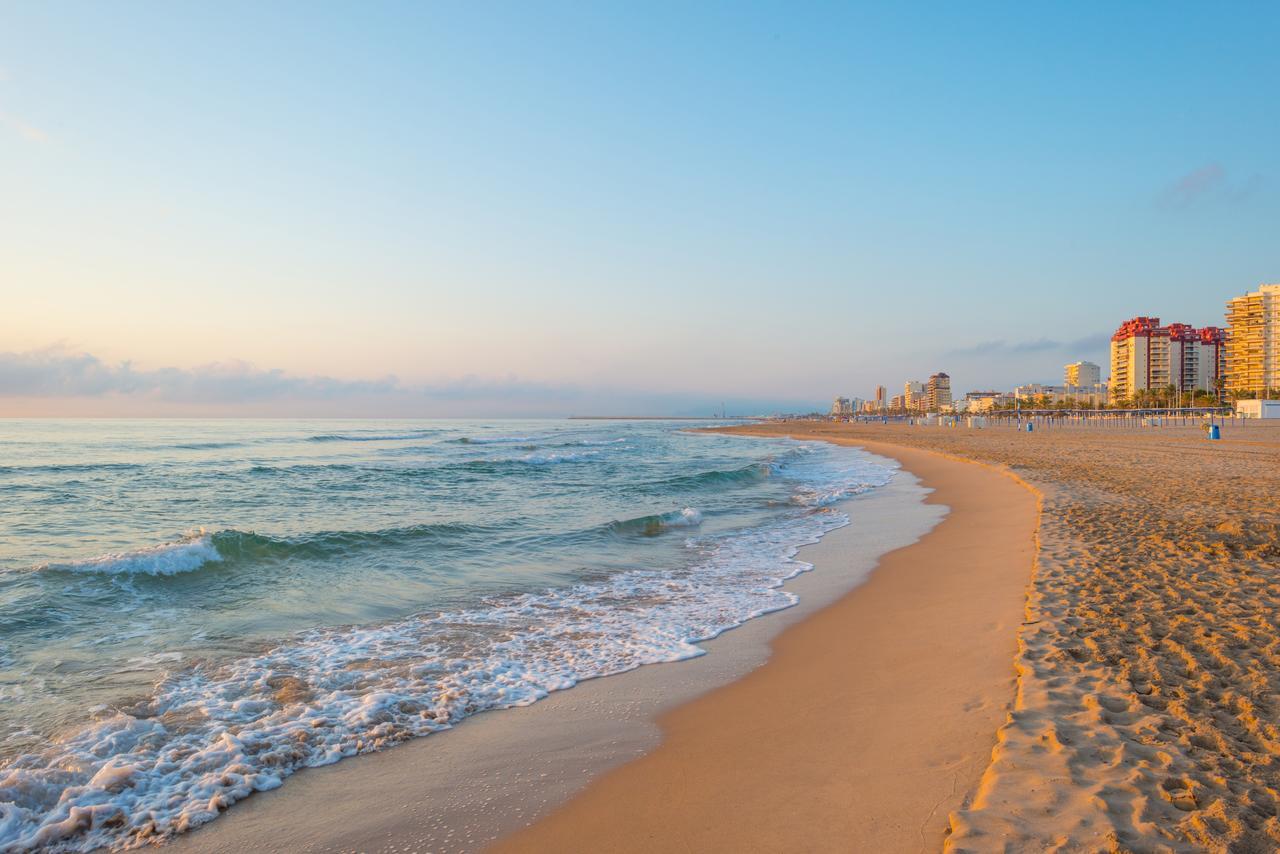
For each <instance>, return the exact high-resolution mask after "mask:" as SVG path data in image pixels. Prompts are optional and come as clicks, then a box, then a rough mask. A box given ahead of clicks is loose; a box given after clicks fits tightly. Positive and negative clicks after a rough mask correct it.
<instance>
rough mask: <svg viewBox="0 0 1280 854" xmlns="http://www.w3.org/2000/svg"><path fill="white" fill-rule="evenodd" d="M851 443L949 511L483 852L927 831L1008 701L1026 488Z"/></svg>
mask: <svg viewBox="0 0 1280 854" xmlns="http://www.w3.org/2000/svg"><path fill="white" fill-rule="evenodd" d="M735 432H742V433H753V432H761V433H767V434H771V435H772V434H773V431H772V428H767V427H766V428H758V427H752V428H744V429H742V430H739V431H735ZM784 432H785V431H784ZM789 432H791V433H792V434H794V435H796V436H802V435H809V434H808V433H806V432H801V431H794V430H793V431H789ZM823 437H824V438H831V439H832V440H834V441H840V442H845V441H848V437H845V436H835V435H824V436H823ZM858 444H859V445H861V446H863V447H866V448H867V449H868V450H871V451H873V452H875V453H877V454H881V455H884V456H892V457H893V458H895V459H897V460H899V461H901V462H902V464H903V466H904V467H905V468H907V469H908V470H909V471H911V472H913V473H914V474H916V475H918V476H919V477H920V478H921V479H922V481H923V483H924V484H925V485H926V486H928V487H930V488H932V489H933V490H934V492H933V494H932V495H931V496H930V497H929V499H928V500H929V501H931V502H936V503H941V504H945V505H947V506H948V507H949V508H950V513H949V515H948V516H947V517H946V518H945V519H944V520H943V521H942V522H941V524H939V525H938V527H936V528H935V529H934V530H933V531H932V532H930V533H929V534H928V535H927V536H925V537H924V538H923V539H922V540H921V541H920V542H919V543H916V544H913V545H911V546H908V547H906V548H904V549H901V550H899V551H896V552H893V553H891V554H889V555H886V556H885V557H884V558H882V559H881V561H880V564H879V566H878V567H877V569H876V571H875V573H874V574H873V575H872V577H871V579H870V580H869V581H868V582H867V583H866V584H864V585H862V586H860V587H858V588H857V589H855V590H854V591H852V592H851V593H850V594H848V595H847V596H845V597H844V598H842V599H841V600H840V601H838V602H837V603H835V604H833V605H832V606H830V607H828V608H826V609H825V610H823V611H821V612H820V613H818V614H816V615H815V616H813V617H811V618H810V619H808V620H805V621H804V622H802V623H799V624H797V625H795V626H793V627H791V628H790V629H788V630H787V631H786V632H784V633H783V634H782V635H781V636H780V637H778V638H777V639H776V640H775V642H774V644H773V654H772V656H771V658H770V660H769V661H768V663H767V664H766V665H764V666H763V667H761V668H759V669H757V670H755V671H753V672H752V673H750V674H749V675H748V676H746V677H745V678H743V679H742V680H740V681H738V682H735V683H733V684H732V685H729V686H727V687H725V688H722V689H720V690H718V691H715V692H712V693H711V694H708V695H706V696H705V697H702V698H700V699H698V700H696V701H694V702H692V703H689V704H687V705H685V706H683V707H681V708H679V709H677V710H675V711H674V712H672V713H670V714H668V715H666V716H664V717H663V718H662V719H661V721H660V723H661V726H662V730H663V742H662V745H661V746H660V747H659V748H658V749H657V750H655V751H653V752H652V753H649V754H647V755H646V756H644V757H643V758H641V759H639V760H638V761H636V762H633V763H630V764H628V765H626V766H624V767H623V768H621V769H619V770H617V771H615V772H614V773H612V774H610V775H608V776H606V777H605V778H604V779H603V780H601V781H600V782H598V783H596V784H594V785H592V786H591V787H590V788H588V789H587V791H586V792H585V793H584V794H583V795H581V796H579V797H578V798H576V799H574V800H573V801H571V802H570V803H569V804H568V805H566V806H565V807H564V808H563V809H560V810H558V811H556V812H555V813H553V814H552V815H551V816H550V817H548V818H547V819H545V820H543V821H541V822H539V823H537V824H535V825H534V826H533V827H532V828H530V829H529V830H528V831H525V832H522V833H519V834H516V835H514V836H511V837H509V838H507V839H505V840H504V841H503V843H502V844H500V845H499V846H497V850H500V851H513V852H514V851H585V850H592V851H673V850H691V851H712V850H718V851H849V850H855V851H930V850H937V849H938V848H940V847H941V846H942V844H943V839H944V836H945V833H946V831H947V829H948V815H949V813H951V812H952V811H953V810H956V809H958V808H960V806H961V803H962V799H963V798H964V796H965V795H966V793H967V792H969V791H970V790H971V789H972V788H974V787H975V786H976V785H977V783H978V781H979V778H980V776H981V774H982V773H983V770H984V769H985V767H986V765H987V761H988V757H989V755H990V752H991V749H992V747H993V745H994V744H995V732H996V729H997V728H998V727H999V725H1000V723H1001V722H1002V721H1003V720H1004V719H1005V717H1006V715H1007V713H1008V709H1009V706H1010V704H1011V703H1012V700H1013V689H1014V686H1013V680H1014V670H1013V663H1012V660H1013V655H1014V652H1015V636H1016V629H1017V627H1018V625H1019V623H1020V622H1021V621H1022V617H1023V607H1024V603H1025V600H1026V587H1027V584H1028V582H1029V580H1030V576H1031V569H1032V562H1033V556H1034V530H1035V525H1036V517H1037V513H1036V503H1037V502H1036V497H1035V496H1034V494H1033V493H1032V492H1031V491H1030V490H1029V489H1027V488H1026V487H1025V486H1024V485H1022V484H1020V483H1019V482H1017V481H1016V480H1015V479H1013V478H1010V477H1008V476H1005V475H1004V474H1002V473H1000V472H999V471H997V470H995V469H994V468H992V467H986V466H979V465H974V464H972V463H969V462H962V461H956V460H953V459H947V458H944V457H942V456H939V455H937V454H933V453H930V452H927V451H921V450H914V449H909V448H902V447H898V446H896V445H890V444H885V443H882V442H867V441H862V440H859V441H858Z"/></svg>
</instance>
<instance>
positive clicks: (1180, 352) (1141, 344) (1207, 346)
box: [1111, 317, 1226, 401]
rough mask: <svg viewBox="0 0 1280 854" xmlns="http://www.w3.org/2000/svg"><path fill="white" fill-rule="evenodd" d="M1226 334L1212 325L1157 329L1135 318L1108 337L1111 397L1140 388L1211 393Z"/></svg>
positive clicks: (1151, 320) (1152, 320)
mask: <svg viewBox="0 0 1280 854" xmlns="http://www.w3.org/2000/svg"><path fill="white" fill-rule="evenodd" d="M1225 344H1226V333H1225V332H1223V330H1221V329H1219V328H1217V327H1216V326H1206V327H1204V328H1203V329H1196V328H1195V327H1193V326H1188V325H1187V324H1185V323H1170V324H1169V325H1168V326H1161V325H1160V318H1158V317H1135V318H1133V319H1132V320H1126V321H1125V322H1124V323H1122V324H1120V328H1119V329H1117V330H1116V333H1115V334H1114V335H1112V336H1111V399H1112V400H1113V401H1117V400H1127V399H1130V398H1132V397H1133V396H1134V395H1135V394H1137V393H1138V392H1140V391H1145V390H1156V391H1163V390H1165V389H1168V388H1169V387H1170V386H1172V387H1173V388H1174V390H1175V391H1178V392H1193V391H1214V390H1216V388H1217V384H1218V378H1219V377H1221V376H1222V374H1223V371H1224V368H1225V364H1226V347H1225Z"/></svg>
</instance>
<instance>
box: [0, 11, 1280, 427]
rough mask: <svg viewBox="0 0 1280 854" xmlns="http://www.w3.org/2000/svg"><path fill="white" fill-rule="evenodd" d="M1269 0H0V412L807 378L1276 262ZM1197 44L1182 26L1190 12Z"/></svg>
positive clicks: (571, 391)
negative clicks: (908, 3)
mask: <svg viewBox="0 0 1280 854" xmlns="http://www.w3.org/2000/svg"><path fill="white" fill-rule="evenodd" d="M1277 25H1280V7H1276V6H1275V5H1273V4H1265V3H1256V4H1247V3H1246V4H1238V5H1233V6H1231V7H1212V6H1206V5H1193V4H1185V5H1184V4H1173V5H1160V6H1156V5H1149V6H1148V5H1140V4H1131V5H1125V6H1119V7H1117V6H1115V5H1111V4H1073V5H1072V6H1070V7H1028V6H1025V5H1020V4H1012V3H1011V4H997V5H993V6H985V7H960V6H947V5H942V4H939V5H937V6H935V7H932V8H931V9H929V10H928V12H927V13H922V11H921V10H920V9H918V8H917V9H910V8H897V7H890V6H884V7H854V6H848V7H845V6H836V7H824V6H815V7H807V8H804V9H798V8H796V7H794V6H791V5H782V4H766V5H753V6H750V7H743V6H741V5H740V4H731V3H703V4H689V5H670V6H652V5H650V6H636V5H627V4H620V3H601V4H591V5H582V4H571V3H537V4H515V3H496V4H486V5H482V6H472V7H466V6H462V7H459V6H430V5H424V4H414V3H375V4H371V5H367V6H361V7H354V6H350V5H344V4H337V3H307V4H302V3H289V2H281V3H273V4H268V5H266V6H263V5H261V4H248V3H235V2H233V3H228V4H218V5H217V6H206V7H201V6H193V5H185V6H168V7H165V6H155V5H151V4H143V3H137V2H124V3H118V4H84V3H66V2H49V3H39V4H36V3H27V4H10V5H8V6H6V7H4V8H3V9H2V10H0V180H3V186H4V188H5V190H4V197H5V204H4V205H2V206H0V290H2V291H3V297H4V299H3V311H0V416H6V415H104V416H128V415H138V416H149V415H201V416H204V415H247V416H255V415H263V416H281V415H299V416H357V415H368V416H389V417H390V416H402V417H430V416H525V415H569V414H624V413H638V414H657V413H662V414H674V415H695V414H696V415H700V414H708V415H709V414H711V413H712V412H716V411H719V410H720V408H721V404H722V403H723V404H724V405H725V406H726V408H727V409H728V410H730V411H731V412H733V411H738V412H771V411H795V410H802V411H807V410H818V411H825V410H826V409H827V408H828V407H829V406H830V401H831V399H832V396H833V395H844V396H851V397H858V398H868V397H871V396H872V395H873V393H874V388H875V386H876V385H879V384H882V385H885V386H886V387H887V388H888V389H889V393H890V394H893V393H896V390H900V389H901V388H902V383H903V382H904V381H905V380H907V379H917V380H920V381H924V380H925V379H926V378H927V377H929V376H930V375H932V374H935V373H937V372H939V371H945V372H946V373H947V374H949V375H950V376H951V381H952V383H953V385H954V389H953V393H954V394H955V395H956V396H957V397H963V395H964V393H965V392H966V391H968V390H973V389H979V388H1000V389H1010V388H1013V387H1015V386H1017V385H1021V384H1025V383H1057V382H1059V381H1060V379H1061V377H1062V370H1063V365H1065V364H1068V363H1071V362H1077V361H1081V360H1085V361H1091V362H1094V363H1097V364H1100V365H1106V364H1108V358H1109V357H1108V342H1109V338H1110V335H1111V332H1112V330H1114V328H1115V326H1116V324H1117V323H1118V322H1120V321H1122V320H1123V319H1125V318H1130V317H1135V316H1141V315H1157V316H1160V317H1164V318H1173V319H1177V320H1179V321H1183V322H1186V323H1189V324H1192V325H1195V326H1214V325H1216V326H1221V325H1224V321H1223V307H1224V303H1225V300H1227V299H1229V298H1231V297H1234V296H1237V295H1239V294H1244V293H1246V292H1249V291H1254V290H1256V289H1257V288H1258V286H1259V285H1260V284H1263V283H1269V282H1275V281H1277V280H1280V242H1278V241H1276V239H1275V235H1276V234H1277V233H1280V186H1278V184H1277V182H1280V147H1277V146H1276V145H1275V144H1274V141H1275V140H1276V139H1277V138H1280V114H1277V111H1275V110H1271V109H1267V107H1266V105H1265V104H1263V103H1262V102H1260V101H1259V96H1258V93H1259V85H1260V82H1261V81H1268V80H1276V79H1280V54H1277V52H1276V51H1275V50H1274V46H1273V45H1272V44H1271V40H1272V37H1273V34H1274V33H1275V32H1276V30H1277ZM1208 44H1212V45H1215V46H1218V47H1221V48H1223V49H1221V50H1215V51H1214V54H1213V61H1212V62H1207V61H1205V57H1204V49H1205V45H1208Z"/></svg>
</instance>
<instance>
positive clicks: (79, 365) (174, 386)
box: [0, 347, 813, 417]
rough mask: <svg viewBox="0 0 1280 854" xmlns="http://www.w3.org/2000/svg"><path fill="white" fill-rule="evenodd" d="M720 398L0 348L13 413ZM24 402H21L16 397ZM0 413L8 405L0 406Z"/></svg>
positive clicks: (707, 410) (418, 413)
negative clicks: (139, 362) (162, 362)
mask: <svg viewBox="0 0 1280 854" xmlns="http://www.w3.org/2000/svg"><path fill="white" fill-rule="evenodd" d="M722 399H723V398H721V397H720V396H717V395H712V394H700V393H696V392H681V393H674V394H673V393H663V392H660V391H651V390H643V389H617V388H591V387H584V386H578V385H573V384H566V383H547V382H540V381H536V380H524V379H520V378H518V377H514V376H513V377H506V378H488V377H477V376H464V377H461V378H458V379H451V380H447V381H442V382H435V383H419V384H412V383H405V382H402V381H401V380H399V379H398V378H396V377H394V376H387V377H383V378H381V379H374V380H359V379H357V380H345V379H337V378H334V377H327V376H295V375H292V374H288V373H285V372H284V371H281V370H274V369H262V368H257V367H255V366H253V365H252V364H249V363H247V362H241V361H232V362H219V363H215V364H209V365H202V366H199V367H194V368H157V369H141V368H137V367H135V366H134V365H133V364H132V363H131V362H127V361H126V362H119V363H115V364H112V363H109V362H106V361H104V360H102V359H100V358H99V357H97V356H94V355H92V354H90V353H79V352H72V351H70V350H67V349H65V348H61V347H52V348H47V349H43V350H29V351H25V352H0V402H4V401H8V402H9V406H7V407H4V408H7V409H9V410H11V411H10V412H9V413H7V414H81V415H83V414H106V415H128V414H137V415H158V414H167V413H190V414H225V415H273V416H274V415H298V416H335V415H336V416H370V417H379V416H386V417H397V416H404V417H424V416H443V417H459V416H493V415H505V416H543V415H553V416H558V415H569V414H604V415H619V414H638V415H648V414H664V415H698V416H702V415H709V414H711V413H712V412H713V411H716V410H719V408H720V406H721V402H722ZM723 400H724V404H725V405H726V406H727V408H728V409H729V410H731V411H732V412H736V413H752V414H756V413H761V412H774V411H803V410H807V409H810V408H812V406H813V404H812V402H809V401H798V400H769V399H742V398H737V399H734V398H728V399H723ZM19 404H20V405H19ZM0 414H5V413H3V412H0Z"/></svg>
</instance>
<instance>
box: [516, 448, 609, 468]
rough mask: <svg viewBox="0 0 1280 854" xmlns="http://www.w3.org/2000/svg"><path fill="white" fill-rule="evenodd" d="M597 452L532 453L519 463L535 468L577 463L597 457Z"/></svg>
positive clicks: (522, 458)
mask: <svg viewBox="0 0 1280 854" xmlns="http://www.w3.org/2000/svg"><path fill="white" fill-rule="evenodd" d="M599 453H600V452H599V451H571V452H568V453H554V452H552V453H537V452H535V453H532V454H525V455H524V456H523V457H521V458H520V462H522V463H529V464H530V465H535V466H546V465H554V464H555V463H577V462H582V461H583V460H588V459H591V458H592V457H594V456H597V455H598V454H599Z"/></svg>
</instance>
